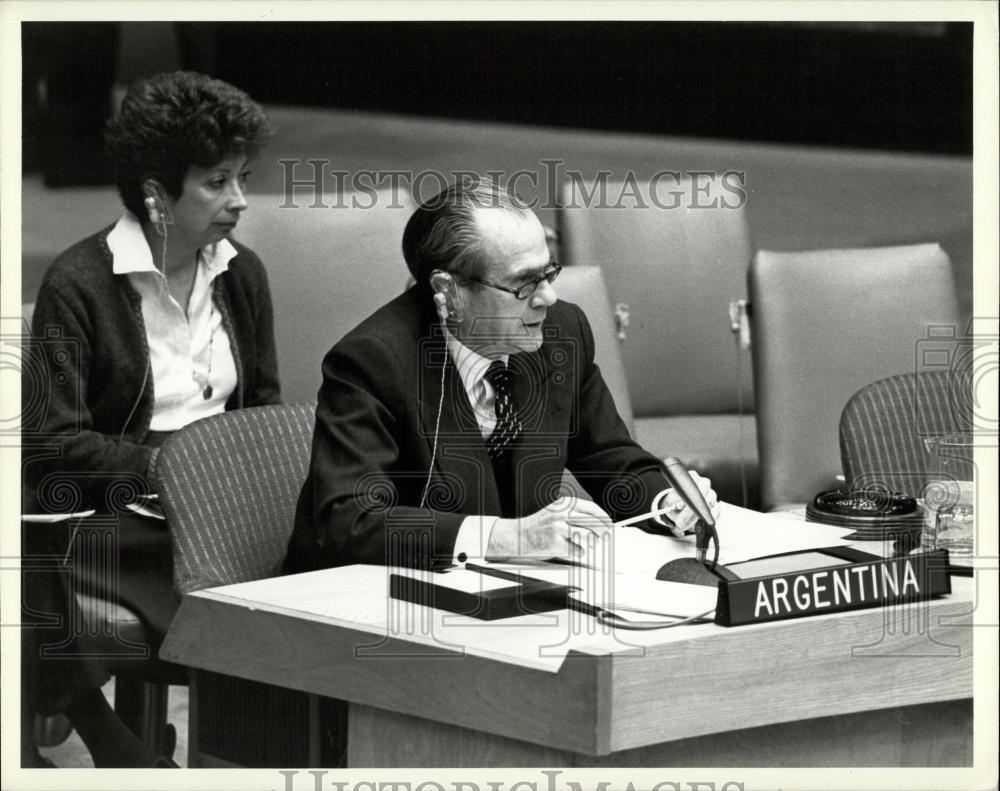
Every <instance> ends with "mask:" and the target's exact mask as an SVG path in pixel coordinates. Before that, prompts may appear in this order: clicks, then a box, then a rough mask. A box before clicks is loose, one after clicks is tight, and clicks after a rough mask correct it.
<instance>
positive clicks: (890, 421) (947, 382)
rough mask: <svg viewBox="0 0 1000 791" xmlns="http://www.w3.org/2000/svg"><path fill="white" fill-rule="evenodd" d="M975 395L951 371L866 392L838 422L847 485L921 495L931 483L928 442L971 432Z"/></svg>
mask: <svg viewBox="0 0 1000 791" xmlns="http://www.w3.org/2000/svg"><path fill="white" fill-rule="evenodd" d="M971 396H972V391H971V384H970V382H969V380H968V377H966V376H962V375H961V374H959V373H957V372H956V371H953V370H935V371H928V372H921V373H919V374H916V373H906V374H898V375H896V376H890V377H888V378H886V379H880V380H878V381H877V382H873V383H872V384H870V385H867V386H866V387H863V388H862V389H861V390H859V391H858V392H857V393H855V394H854V395H853V396H852V397H851V399H850V400H849V401H848V402H847V405H846V406H845V407H844V411H843V413H842V415H841V418H840V453H841V462H842V464H843V468H844V477H845V480H846V481H847V482H848V484H849V485H850V486H851V488H852V489H853V490H859V489H861V490H872V489H881V490H883V491H885V490H888V491H895V492H904V493H906V494H909V495H911V496H913V497H918V496H920V494H921V491H922V490H923V488H924V486H925V484H926V482H927V481H926V478H927V474H926V468H927V458H928V450H927V447H926V446H925V444H924V439H925V438H928V437H933V436H939V435H941V434H949V433H956V432H965V431H970V430H971V426H972V407H971V404H972V401H971Z"/></svg>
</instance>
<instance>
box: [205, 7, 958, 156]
mask: <svg viewBox="0 0 1000 791" xmlns="http://www.w3.org/2000/svg"><path fill="white" fill-rule="evenodd" d="M189 27H190V31H189V33H190V34H191V35H193V36H195V37H197V38H199V39H201V40H206V41H211V42H212V46H211V49H212V50H213V51H214V53H215V57H216V58H217V62H216V64H215V65H216V72H217V73H218V74H219V76H221V77H223V78H224V79H228V80H230V81H232V82H234V83H235V84H237V85H240V86H242V87H243V88H245V89H246V90H248V91H249V92H250V93H251V94H252V95H253V96H255V97H256V98H258V99H259V100H263V101H265V102H283V103H301V104H309V105H326V106H336V107H353V108H363V109H374V110H382V111H390V112H398V113H415V114H421V115H433V116H444V117H456V118H475V119H489V120H500V121H512V122H518V123H531V124H545V125H552V126H578V127H587V128H596V129H606V130H622V131H640V132H652V133H663V134H671V135H685V136H694V137H723V138H734V139H743V140H770V141H775V142H794V143H807V144H822V145H836V146H858V147H865V148H880V149H895V150H908V151H928V152H938V153H952V154H971V150H972V144H971V140H972V132H971V130H972V24H971V23H964V24H945V23H913V24H905V23H893V24H874V25H872V24H856V25H850V24H789V23H786V24H762V23H674V22H666V23H650V22H629V23H616V22H611V23H590V22H552V23H548V22H546V23H537V22H532V23H518V22H500V23H483V22H476V23H436V22H435V23H430V22H425V23H395V24H385V23H377V24H376V23H358V24H319V23H308V24H305V23H302V24H300V23H279V24H273V25H266V26H265V25H256V24H243V25H241V24H236V25H226V26H224V27H223V26H219V27H215V28H212V29H208V28H204V27H202V28H200V29H199V26H197V25H192V26H189Z"/></svg>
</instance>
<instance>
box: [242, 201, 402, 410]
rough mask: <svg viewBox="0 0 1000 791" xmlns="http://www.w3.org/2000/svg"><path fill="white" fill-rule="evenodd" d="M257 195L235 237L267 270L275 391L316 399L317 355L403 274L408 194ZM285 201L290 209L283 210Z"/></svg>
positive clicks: (395, 289)
mask: <svg viewBox="0 0 1000 791" xmlns="http://www.w3.org/2000/svg"><path fill="white" fill-rule="evenodd" d="M318 197H319V198H320V200H321V203H323V206H321V207H315V208H314V207H313V205H312V204H313V203H314V202H315V198H314V196H313V195H311V194H309V193H308V192H303V193H301V194H298V195H295V196H292V198H291V199H289V198H286V197H285V196H284V195H280V194H265V195H258V196H255V197H254V198H253V204H252V206H251V208H250V210H249V211H248V212H247V213H246V216H245V217H244V218H243V220H242V221H241V222H240V227H239V238H240V241H242V242H244V243H245V244H246V245H247V246H249V247H250V248H251V249H252V250H253V251H254V252H256V253H257V254H258V255H259V256H260V258H261V260H262V261H263V262H264V266H265V267H266V269H267V274H268V280H269V282H270V287H271V298H272V301H273V303H274V317H275V318H274V335H275V345H276V347H277V353H278V370H279V373H280V375H281V393H282V397H283V398H284V399H285V401H287V402H289V403H295V402H304V401H315V400H316V394H317V393H318V392H319V387H320V384H321V382H322V374H321V364H322V361H323V356H324V355H325V354H326V353H327V352H328V351H329V350H330V347H331V346H333V344H334V343H336V342H337V341H338V340H340V339H341V338H342V337H343V336H344V335H345V334H346V333H347V332H348V331H349V330H351V329H353V328H354V327H355V326H356V325H358V324H359V323H360V322H361V321H362V320H363V319H365V318H367V317H368V316H369V315H370V314H371V313H374V312H375V310H376V309H377V308H379V307H381V306H382V305H384V304H385V303H386V302H388V301H389V300H390V299H392V298H393V297H395V296H396V295H397V294H399V293H400V292H402V290H403V287H404V284H405V283H406V278H407V275H408V272H407V269H406V264H405V262H404V261H403V254H402V248H401V242H402V239H403V228H404V227H405V226H406V221H407V220H408V219H409V217H410V213H411V212H412V210H413V204H412V200H411V198H410V196H409V193H407V192H404V191H400V192H395V193H394V192H393V191H391V190H378V191H376V192H374V193H351V192H344V193H343V194H341V195H337V194H336V193H331V194H329V195H320V196H318ZM289 202H290V203H291V204H292V205H291V206H289V205H288V204H289Z"/></svg>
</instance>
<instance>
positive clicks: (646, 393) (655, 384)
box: [558, 177, 756, 504]
mask: <svg viewBox="0 0 1000 791" xmlns="http://www.w3.org/2000/svg"><path fill="white" fill-rule="evenodd" d="M591 187H592V189H591V191H592V192H594V193H595V194H594V195H592V196H591V198H590V199H587V198H586V195H585V194H584V192H583V191H581V188H580V185H579V184H577V183H576V182H568V183H566V184H564V185H563V187H562V189H561V194H560V208H559V214H558V218H559V225H560V236H561V243H562V253H561V257H562V261H563V263H565V264H566V265H568V267H572V266H578V265H580V264H591V265H599V266H600V267H601V268H602V271H603V273H604V277H605V280H606V281H607V284H608V291H609V294H610V296H611V300H612V302H614V303H615V312H616V316H617V317H618V320H619V323H620V325H621V327H620V329H621V335H622V337H621V339H620V348H621V355H622V359H623V361H624V365H625V374H626V377H627V379H628V386H629V392H630V393H631V396H632V411H633V413H634V415H635V437H636V440H637V441H638V442H639V444H641V445H642V446H643V447H645V448H647V449H648V450H650V451H651V452H653V453H655V454H656V455H658V456H664V455H674V456H678V457H680V458H681V459H683V460H684V461H685V462H686V463H687V464H688V466H690V467H692V468H694V469H696V470H698V471H699V472H700V473H702V474H704V475H707V476H709V477H711V478H712V481H713V484H714V485H715V488H716V490H717V491H718V492H719V495H720V496H721V497H722V498H723V499H725V500H729V501H731V502H737V503H742V502H745V499H744V491H745V490H746V494H747V496H748V498H749V504H752V503H753V501H754V499H755V498H754V496H753V490H754V488H755V484H754V480H755V478H756V451H755V448H754V442H755V436H754V423H753V416H752V412H753V395H752V383H751V369H750V358H749V354H748V352H747V351H746V350H744V349H738V348H737V344H736V341H735V336H734V333H733V331H732V326H731V319H730V303H731V302H734V301H738V300H739V299H741V298H742V297H743V296H744V292H745V287H746V282H745V278H746V267H747V263H748V261H749V259H750V243H749V239H748V232H747V225H746V219H745V216H744V211H743V204H742V197H741V195H740V194H739V193H738V192H737V191H735V190H732V189H730V188H727V186H724V185H723V183H722V181H721V179H708V178H707V177H703V178H700V179H698V180H690V179H681V180H679V181H678V180H670V179H662V180H659V181H657V182H651V183H642V182H626V183H624V184H621V183H608V184H607V186H606V189H605V190H603V195H604V199H603V200H601V195H602V191H601V190H600V189H599V188H594V187H593V185H591ZM588 194H589V193H588ZM741 411H742V412H744V413H746V415H747V416H746V417H744V418H743V419H742V420H741V419H740V417H739V414H740V412H741ZM741 479H742V480H741Z"/></svg>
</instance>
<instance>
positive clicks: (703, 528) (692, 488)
mask: <svg viewBox="0 0 1000 791" xmlns="http://www.w3.org/2000/svg"><path fill="white" fill-rule="evenodd" d="M663 473H664V475H666V476H667V480H668V481H670V485H671V486H673V487H674V491H676V492H677V494H678V496H679V497H680V498H681V499H682V500H683V501H684V504H685V505H686V506H687V507H688V508H690V509H691V510H692V511H694V513H695V515H696V516H697V517H698V524H697V525H696V527H695V559H696V560H697V561H698V562H699V563H704V562H705V557H706V555H707V554H708V544H709V542H710V540H711V539H712V538H713V537H714V538H715V560H713V561H712V565H713V566H714V565H715V563H716V561H717V560H718V559H719V537H718V534H717V533H716V531H715V517H714V516H712V510H711V509H710V508H709V507H708V503H706V502H705V497H704V496H703V495H702V493H701V489H699V488H698V484H696V483H695V482H694V479H693V478H692V477H691V474H690V473H689V472H688V470H687V467H685V466H684V465H683V464H682V463H681V461H680V460H679V459H675V458H674V457H673V456H670V457H668V458H666V459H664V460H663Z"/></svg>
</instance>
